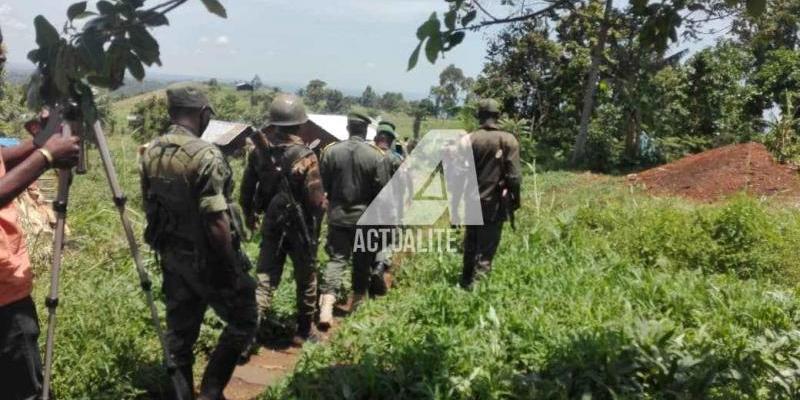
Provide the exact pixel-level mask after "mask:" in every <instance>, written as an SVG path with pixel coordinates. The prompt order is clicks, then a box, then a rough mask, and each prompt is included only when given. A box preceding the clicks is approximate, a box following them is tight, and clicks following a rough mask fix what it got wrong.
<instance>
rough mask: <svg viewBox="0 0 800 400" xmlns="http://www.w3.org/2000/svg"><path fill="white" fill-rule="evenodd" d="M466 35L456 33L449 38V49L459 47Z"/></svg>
mask: <svg viewBox="0 0 800 400" xmlns="http://www.w3.org/2000/svg"><path fill="white" fill-rule="evenodd" d="M465 36H466V34H465V33H464V32H455V33H453V34H452V35H450V36H449V37H448V38H447V43H448V46H447V48H448V49H452V48H453V47H456V46H458V45H459V44H461V42H463V41H464V37H465Z"/></svg>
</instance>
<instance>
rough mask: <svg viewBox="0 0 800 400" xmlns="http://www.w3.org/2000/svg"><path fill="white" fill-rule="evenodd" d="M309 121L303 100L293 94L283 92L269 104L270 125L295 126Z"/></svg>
mask: <svg viewBox="0 0 800 400" xmlns="http://www.w3.org/2000/svg"><path fill="white" fill-rule="evenodd" d="M307 121H308V115H307V114H306V106H304V105H303V100H301V99H300V98H299V97H297V96H295V95H293V94H289V93H281V94H279V95H278V96H277V97H275V100H273V101H272V104H270V105H269V120H268V122H267V124H268V125H275V126H295V125H302V124H304V123H306V122H307Z"/></svg>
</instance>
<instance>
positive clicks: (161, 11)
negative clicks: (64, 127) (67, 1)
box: [28, 0, 227, 123]
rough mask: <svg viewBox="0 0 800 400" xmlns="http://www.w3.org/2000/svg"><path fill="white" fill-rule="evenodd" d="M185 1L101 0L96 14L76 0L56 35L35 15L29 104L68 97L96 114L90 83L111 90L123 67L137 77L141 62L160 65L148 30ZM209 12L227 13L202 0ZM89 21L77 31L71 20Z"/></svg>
mask: <svg viewBox="0 0 800 400" xmlns="http://www.w3.org/2000/svg"><path fill="white" fill-rule="evenodd" d="M187 1H188V0H166V1H164V2H162V3H159V4H156V5H155V6H152V7H149V8H144V1H118V2H113V3H112V2H109V1H100V2H97V4H96V8H97V12H93V11H88V10H87V2H86V1H80V2H77V3H74V4H72V5H71V6H69V8H68V9H67V19H68V21H67V23H66V24H65V25H64V29H63V34H64V37H62V36H61V34H60V33H59V31H58V30H56V28H55V27H54V26H53V25H52V24H51V23H50V22H49V21H48V20H47V19H46V18H45V17H43V16H41V15H39V16H37V17H36V18H34V27H35V30H36V44H37V46H38V47H37V48H36V49H34V50H32V51H31V52H29V53H28V59H29V60H30V61H31V62H33V63H34V64H36V66H37V72H36V73H35V74H34V76H33V77H32V79H31V84H30V85H29V89H28V106H29V107H30V108H32V109H36V110H38V109H41V108H42V106H44V105H51V106H52V105H55V104H58V103H63V102H65V101H73V102H75V103H77V104H79V105H80V109H81V111H82V114H83V118H84V119H85V120H87V122H89V123H91V122H93V121H95V120H96V118H97V107H96V105H95V101H94V94H93V92H92V86H97V87H102V88H107V89H110V90H114V89H116V88H118V87H120V86H122V84H123V83H124V77H125V71H126V70H127V72H128V73H130V75H131V76H133V77H134V78H135V79H137V80H139V81H141V80H142V79H144V76H145V70H144V66H151V65H153V64H157V65H160V64H161V59H160V50H159V45H158V42H157V41H156V40H155V38H154V37H153V36H152V34H150V32H149V30H148V28H154V27H158V26H164V25H168V24H169V20H168V19H167V16H166V15H167V13H169V12H170V11H172V10H174V9H175V8H177V7H179V6H181V5H183V4H184V3H186V2H187ZM203 4H204V5H205V6H206V8H207V9H208V11H210V12H211V13H214V14H216V15H218V16H220V17H223V18H225V17H227V14H226V11H225V8H224V7H223V6H222V4H220V3H219V1H218V0H203ZM87 18H88V19H89V20H88V21H87V22H86V23H85V24H83V25H82V27H81V28H80V29H79V28H78V27H76V26H75V24H74V23H75V21H77V20H81V19H87Z"/></svg>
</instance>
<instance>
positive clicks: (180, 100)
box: [167, 87, 216, 114]
mask: <svg viewBox="0 0 800 400" xmlns="http://www.w3.org/2000/svg"><path fill="white" fill-rule="evenodd" d="M167 106H168V107H170V108H172V107H182V108H203V107H208V108H209V109H210V110H211V112H212V113H214V114H216V113H215V112H214V108H212V107H211V104H210V103H209V102H208V97H206V95H205V93H203V92H202V91H200V90H199V89H197V88H193V87H185V88H177V89H167Z"/></svg>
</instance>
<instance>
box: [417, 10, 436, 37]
mask: <svg viewBox="0 0 800 400" xmlns="http://www.w3.org/2000/svg"><path fill="white" fill-rule="evenodd" d="M433 31H437V32H438V31H439V18H438V17H437V16H436V13H435V12H434V13H431V16H430V17H428V20H427V21H425V22H424V23H423V24H422V25H420V26H419V28H417V39H419V40H425V38H426V37H429V36H430V35H431V32H433Z"/></svg>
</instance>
